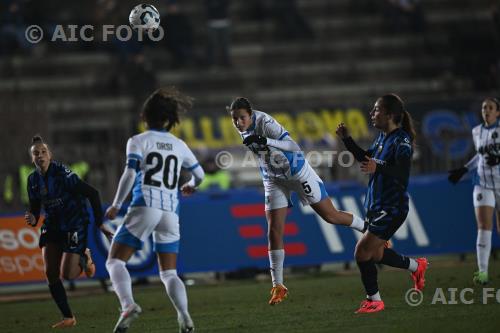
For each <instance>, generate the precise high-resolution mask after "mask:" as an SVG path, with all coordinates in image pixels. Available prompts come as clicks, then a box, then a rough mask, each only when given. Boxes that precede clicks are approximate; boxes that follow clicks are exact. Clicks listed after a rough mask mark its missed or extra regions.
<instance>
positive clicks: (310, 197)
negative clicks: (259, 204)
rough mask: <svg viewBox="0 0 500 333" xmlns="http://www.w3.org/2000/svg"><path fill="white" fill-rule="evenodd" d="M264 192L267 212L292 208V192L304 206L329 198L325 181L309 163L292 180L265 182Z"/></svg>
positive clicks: (277, 179) (270, 180)
mask: <svg viewBox="0 0 500 333" xmlns="http://www.w3.org/2000/svg"><path fill="white" fill-rule="evenodd" d="M264 192H265V205H266V211H267V210H273V209H278V208H283V207H292V201H291V199H290V196H291V194H292V192H295V193H297V195H298V196H299V200H300V202H301V203H302V204H303V205H304V206H307V205H311V204H315V203H317V202H320V201H321V200H323V199H325V198H327V197H328V193H327V192H326V189H325V185H324V184H323V181H322V180H321V178H319V176H318V175H317V174H316V172H315V171H314V169H313V168H312V167H311V166H310V165H309V164H308V163H306V164H304V166H303V167H302V170H300V171H299V173H297V174H296V175H294V176H293V177H292V178H290V179H279V178H272V179H266V180H264Z"/></svg>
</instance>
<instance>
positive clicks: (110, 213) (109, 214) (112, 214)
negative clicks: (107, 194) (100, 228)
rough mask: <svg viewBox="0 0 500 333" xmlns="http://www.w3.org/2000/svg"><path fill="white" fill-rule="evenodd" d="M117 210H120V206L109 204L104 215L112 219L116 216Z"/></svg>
mask: <svg viewBox="0 0 500 333" xmlns="http://www.w3.org/2000/svg"><path fill="white" fill-rule="evenodd" d="M119 211H120V208H117V207H114V206H109V207H108V209H106V213H104V216H105V217H106V218H107V219H108V220H114V219H115V218H116V215H118V212H119Z"/></svg>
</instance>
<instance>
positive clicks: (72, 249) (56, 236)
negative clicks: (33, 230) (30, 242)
mask: <svg viewBox="0 0 500 333" xmlns="http://www.w3.org/2000/svg"><path fill="white" fill-rule="evenodd" d="M87 229H88V227H87V224H85V225H82V226H79V227H78V228H77V229H73V230H71V231H61V230H54V229H52V228H47V226H46V225H45V224H44V225H43V226H42V228H41V231H42V233H41V235H40V241H39V243H38V246H39V247H40V248H42V247H44V246H45V245H47V243H57V244H60V245H61V246H62V249H63V252H67V253H77V254H80V255H83V254H84V252H85V249H86V248H87Z"/></svg>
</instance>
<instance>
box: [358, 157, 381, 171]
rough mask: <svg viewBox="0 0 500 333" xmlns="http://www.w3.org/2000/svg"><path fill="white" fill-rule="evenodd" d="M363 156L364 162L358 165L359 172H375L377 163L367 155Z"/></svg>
mask: <svg viewBox="0 0 500 333" xmlns="http://www.w3.org/2000/svg"><path fill="white" fill-rule="evenodd" d="M365 158H366V162H361V165H360V166H359V168H360V169H361V172H363V173H365V174H372V173H375V170H377V163H376V162H375V160H374V159H373V158H370V157H369V156H365Z"/></svg>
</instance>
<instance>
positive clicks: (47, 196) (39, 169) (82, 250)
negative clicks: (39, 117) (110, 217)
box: [24, 136, 112, 328]
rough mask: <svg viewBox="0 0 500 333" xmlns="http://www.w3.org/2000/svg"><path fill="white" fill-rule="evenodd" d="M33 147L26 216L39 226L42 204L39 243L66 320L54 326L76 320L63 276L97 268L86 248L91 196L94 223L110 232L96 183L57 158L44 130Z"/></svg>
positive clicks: (71, 277) (58, 326)
mask: <svg viewBox="0 0 500 333" xmlns="http://www.w3.org/2000/svg"><path fill="white" fill-rule="evenodd" d="M30 153H31V158H32V161H33V163H34V164H35V167H36V170H35V171H33V173H31V174H30V175H29V176H28V188H27V190H28V197H29V202H30V209H29V211H27V212H26V214H25V216H24V217H25V220H26V222H27V223H28V224H29V225H31V226H33V227H34V226H36V225H37V223H38V219H39V218H40V210H41V208H42V206H43V209H44V211H45V220H44V222H43V226H42V228H41V236H40V248H42V253H43V260H44V264H45V275H46V277H47V281H48V283H49V289H50V293H51V295H52V298H53V299H54V301H55V302H56V304H57V306H58V307H59V310H60V311H61V313H62V315H63V320H62V321H60V322H58V323H56V324H54V325H53V326H52V327H53V328H64V327H71V326H74V325H75V324H76V320H75V317H74V316H73V313H72V312H71V309H70V307H69V305H68V301H67V297H66V292H65V290H64V287H63V285H62V282H61V279H60V277H63V278H64V279H70V280H71V279H75V278H77V277H78V276H79V275H80V274H81V273H82V271H83V272H85V274H86V275H87V276H88V277H92V276H93V275H94V274H95V265H94V263H93V262H92V258H91V256H90V250H89V249H87V226H88V224H89V214H88V212H87V207H86V205H87V200H89V201H90V204H91V206H92V211H93V214H94V221H95V223H96V225H97V226H99V227H100V228H101V230H102V231H103V233H104V234H105V235H106V236H107V237H109V238H111V237H112V233H111V232H110V231H109V230H107V229H106V228H105V227H104V226H103V225H102V208H101V201H100V198H99V192H98V191H97V190H96V189H94V188H93V187H92V186H90V185H89V184H87V183H85V182H84V181H82V180H81V179H80V178H78V176H77V175H76V174H75V173H73V172H72V171H71V170H70V169H68V168H67V167H66V166H65V165H63V164H61V163H58V162H55V161H53V160H52V153H51V151H50V149H49V146H48V145H47V144H46V143H45V142H44V141H43V139H42V138H41V137H40V136H34V137H33V139H32V145H31V148H30Z"/></svg>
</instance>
